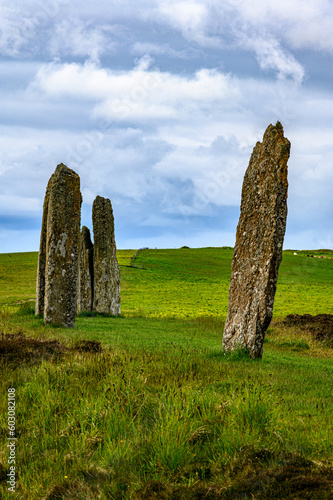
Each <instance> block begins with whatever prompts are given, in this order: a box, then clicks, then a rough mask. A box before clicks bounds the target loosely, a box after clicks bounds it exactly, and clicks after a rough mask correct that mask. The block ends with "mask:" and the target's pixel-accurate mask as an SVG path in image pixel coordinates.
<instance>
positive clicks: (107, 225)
mask: <svg viewBox="0 0 333 500" xmlns="http://www.w3.org/2000/svg"><path fill="white" fill-rule="evenodd" d="M92 220H93V232H94V283H95V285H94V309H95V310H96V311H97V312H99V313H105V314H112V315H119V314H120V272H119V266H118V261H117V255H116V242H115V236H114V218H113V211H112V206H111V202H110V200H109V199H108V198H102V197H101V196H97V197H96V198H95V200H94V203H93V210H92Z"/></svg>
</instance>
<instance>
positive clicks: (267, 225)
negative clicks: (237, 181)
mask: <svg viewBox="0 0 333 500" xmlns="http://www.w3.org/2000/svg"><path fill="white" fill-rule="evenodd" d="M289 154H290V142H289V141H288V139H286V138H285V137H284V135H283V127H282V125H281V123H280V122H277V124H276V125H275V126H273V125H269V127H268V128H267V130H266V132H265V134H264V138H263V142H262V143H260V142H257V144H256V146H255V148H254V150H253V153H252V155H251V158H250V163H249V166H248V168H247V170H246V172H245V177H244V182H243V189H242V202H241V214H240V218H239V222H238V226H237V234H236V244H235V248H234V254H233V260H232V273H231V281H230V288H229V308H228V316H227V320H226V323H225V328H224V334H223V348H224V349H225V350H226V351H232V350H236V349H237V348H243V349H246V350H247V351H248V353H249V355H250V356H251V357H252V358H261V356H262V352H263V342H264V336H265V332H266V330H267V328H268V325H269V324H270V321H271V319H272V315H273V303H274V295H275V290H276V283H277V278H278V270H279V265H280V262H281V260H282V245H283V239H284V234H285V229H286V219H287V191H288V181H287V173H288V171H287V161H288V158H289Z"/></svg>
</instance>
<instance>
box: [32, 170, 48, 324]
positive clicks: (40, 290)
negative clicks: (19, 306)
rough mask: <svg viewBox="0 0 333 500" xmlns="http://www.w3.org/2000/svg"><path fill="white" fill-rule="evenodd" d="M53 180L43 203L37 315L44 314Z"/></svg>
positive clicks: (37, 283) (37, 284)
mask: <svg viewBox="0 0 333 500" xmlns="http://www.w3.org/2000/svg"><path fill="white" fill-rule="evenodd" d="M51 180H52V176H51V179H50V180H49V182H48V185H47V188H46V193H45V198H44V204H43V219H42V229H41V234H40V244H39V254H38V267H37V282H36V304H35V314H36V316H39V315H40V316H43V315H44V301H45V266H46V235H47V215H48V209H49V199H50V186H51Z"/></svg>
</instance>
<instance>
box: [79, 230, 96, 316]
mask: <svg viewBox="0 0 333 500" xmlns="http://www.w3.org/2000/svg"><path fill="white" fill-rule="evenodd" d="M93 301H94V245H93V243H92V241H91V236H90V231H89V229H88V228H87V227H86V226H83V227H82V230H81V237H80V254H79V279H78V303H77V312H78V313H79V312H84V311H92V309H93Z"/></svg>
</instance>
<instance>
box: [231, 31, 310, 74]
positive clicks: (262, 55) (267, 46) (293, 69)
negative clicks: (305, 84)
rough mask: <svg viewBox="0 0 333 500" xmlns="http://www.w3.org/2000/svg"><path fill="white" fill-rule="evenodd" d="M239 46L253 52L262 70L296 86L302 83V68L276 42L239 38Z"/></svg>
mask: <svg viewBox="0 0 333 500" xmlns="http://www.w3.org/2000/svg"><path fill="white" fill-rule="evenodd" d="M240 44H241V46H242V47H243V48H248V49H253V50H254V52H255V53H256V56H257V60H258V63H259V66H260V68H261V69H262V70H273V71H276V72H277V74H278V77H279V78H280V79H285V78H291V79H292V80H293V81H294V82H295V83H296V84H301V83H302V81H303V79H304V75H305V70H304V68H303V66H302V65H301V64H300V63H299V62H298V61H297V60H296V59H295V57H294V56H293V55H292V54H290V53H288V52H287V51H286V50H283V48H282V47H281V46H280V44H279V42H278V41H277V40H275V39H273V38H271V37H269V38H263V37H253V38H251V37H248V36H241V37H240Z"/></svg>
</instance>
